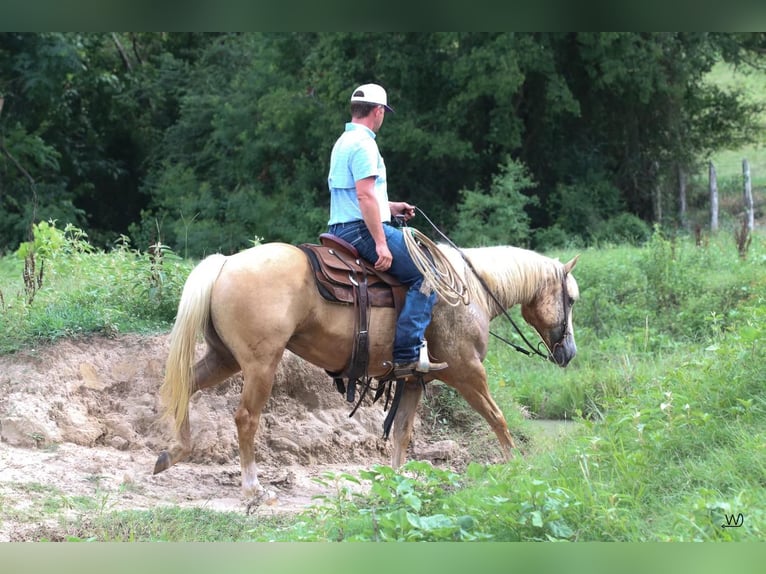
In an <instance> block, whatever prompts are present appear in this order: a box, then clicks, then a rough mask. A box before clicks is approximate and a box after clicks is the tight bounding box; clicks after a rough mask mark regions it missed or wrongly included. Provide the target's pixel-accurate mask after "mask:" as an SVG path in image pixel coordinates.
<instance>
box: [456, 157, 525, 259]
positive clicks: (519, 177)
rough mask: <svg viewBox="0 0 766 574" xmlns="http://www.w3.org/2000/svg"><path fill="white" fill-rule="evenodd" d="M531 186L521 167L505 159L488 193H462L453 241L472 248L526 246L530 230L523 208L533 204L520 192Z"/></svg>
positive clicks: (480, 191) (466, 191)
mask: <svg viewBox="0 0 766 574" xmlns="http://www.w3.org/2000/svg"><path fill="white" fill-rule="evenodd" d="M534 185H535V184H534V181H532V179H531V178H530V176H529V174H528V172H527V170H526V168H525V167H524V165H522V164H521V163H519V162H516V161H513V160H511V159H507V160H506V161H505V163H504V164H502V165H501V166H500V171H499V173H498V174H497V175H496V176H494V177H493V179H492V186H491V188H490V189H489V191H488V192H484V191H482V190H467V189H464V190H462V191H461V192H460V196H461V202H460V204H459V205H458V208H457V211H458V223H457V227H456V229H455V235H454V240H455V242H456V243H458V244H459V245H464V246H474V247H475V246H479V245H527V244H528V243H529V234H530V230H529V215H528V214H527V213H526V211H525V209H526V208H527V207H528V206H530V205H535V204H536V203H537V201H536V198H535V197H534V196H529V195H526V194H524V193H523V192H524V191H525V190H529V189H530V188H532V187H534Z"/></svg>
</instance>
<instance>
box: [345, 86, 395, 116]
mask: <svg viewBox="0 0 766 574" xmlns="http://www.w3.org/2000/svg"><path fill="white" fill-rule="evenodd" d="M351 101H352V102H364V103H365V104H377V105H379V106H383V107H384V108H386V111H389V112H393V111H394V110H393V108H391V107H390V106H389V105H388V97H387V96H386V90H384V89H383V88H382V87H381V86H379V85H378V84H364V85H361V86H359V87H358V88H357V89H355V90H354V93H352V94H351Z"/></svg>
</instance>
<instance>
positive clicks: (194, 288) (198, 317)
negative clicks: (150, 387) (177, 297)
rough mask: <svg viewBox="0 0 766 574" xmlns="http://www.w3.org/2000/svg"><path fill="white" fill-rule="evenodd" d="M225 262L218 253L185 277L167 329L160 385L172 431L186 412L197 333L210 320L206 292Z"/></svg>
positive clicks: (222, 256)
mask: <svg viewBox="0 0 766 574" xmlns="http://www.w3.org/2000/svg"><path fill="white" fill-rule="evenodd" d="M225 262H226V256H225V255H221V254H220V253H216V254H214V255H210V256H209V257H207V258H205V259H204V260H202V261H201V262H200V263H199V265H197V266H196V267H195V268H194V269H193V270H192V272H191V273H190V274H189V277H188V278H187V279H186V283H185V284H184V290H183V293H182V294H181V301H180V302H179V303H178V313H177V314H176V322H175V324H174V325H173V330H172V331H171V332H170V352H169V354H168V360H167V364H166V367H165V382H164V383H163V384H162V387H161V388H160V395H161V397H162V400H163V403H164V405H165V409H166V415H167V416H169V417H172V418H173V419H174V420H175V427H176V431H180V428H181V425H182V424H183V422H184V420H185V419H186V417H187V415H188V412H189V399H190V398H191V394H192V379H193V376H194V358H195V348H196V343H197V336H198V335H199V334H200V333H202V332H203V329H204V328H205V326H206V325H207V322H208V321H209V320H210V294H211V292H212V290H213V284H214V283H215V280H216V279H217V278H218V274H219V273H220V272H221V269H222V268H223V264H224V263H225Z"/></svg>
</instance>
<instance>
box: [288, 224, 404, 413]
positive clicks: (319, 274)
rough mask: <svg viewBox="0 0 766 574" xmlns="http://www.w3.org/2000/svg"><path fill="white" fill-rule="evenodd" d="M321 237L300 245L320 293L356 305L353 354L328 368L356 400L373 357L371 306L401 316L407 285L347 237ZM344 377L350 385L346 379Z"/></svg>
mask: <svg viewBox="0 0 766 574" xmlns="http://www.w3.org/2000/svg"><path fill="white" fill-rule="evenodd" d="M319 241H320V245H314V244H311V243H304V244H302V245H299V247H300V249H301V250H303V252H304V253H305V254H306V256H307V257H308V260H309V262H310V263H311V267H312V269H313V270H314V279H315V280H316V285H317V288H318V289H319V293H320V294H321V295H322V296H323V297H324V298H325V299H326V300H328V301H332V302H334V303H342V304H349V305H353V306H354V310H355V314H354V343H353V346H352V349H351V357H350V358H349V361H348V363H347V364H346V367H345V368H344V369H343V370H342V371H340V372H337V373H330V372H329V371H328V374H329V375H330V376H331V377H333V380H334V381H335V386H336V387H337V388H338V391H339V392H340V393H342V394H345V395H346V400H348V402H350V403H351V402H354V398H355V394H356V383H357V382H362V383H363V384H365V385H366V386H365V391H366V388H367V386H368V385H369V377H368V375H367V372H368V367H369V359H370V353H369V345H370V340H369V326H370V312H369V311H370V308H371V307H393V308H394V309H395V310H396V314H397V316H398V315H399V312H400V311H401V309H402V306H403V305H404V299H405V297H406V295H407V286H406V285H403V284H402V283H401V282H399V280H398V279H396V278H395V277H394V276H393V275H391V274H389V273H385V272H382V271H377V270H375V268H374V267H373V265H371V264H370V263H368V262H367V261H365V260H364V259H362V258H361V256H360V255H359V252H358V251H357V250H356V248H355V247H354V246H353V245H351V244H350V243H348V242H347V241H345V240H344V239H341V238H340V237H338V236H336V235H332V234H330V233H323V234H321V235H320V236H319ZM344 379H345V380H346V381H347V382H348V385H346V383H344ZM378 397H379V396H376V397H375V399H376V400H377V398H378ZM360 401H361V399H360ZM357 406H358V405H357ZM354 411H356V409H354ZM352 415H353V413H352Z"/></svg>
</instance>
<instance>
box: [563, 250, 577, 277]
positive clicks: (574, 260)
mask: <svg viewBox="0 0 766 574" xmlns="http://www.w3.org/2000/svg"><path fill="white" fill-rule="evenodd" d="M579 258H580V254H579V253H578V254H577V255H575V256H574V257H573V258H572V259H571V260H570V261H569V262H568V263H566V264H565V265H564V273H570V272H571V271H572V269H574V267H575V265H577V260H578V259H579Z"/></svg>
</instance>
